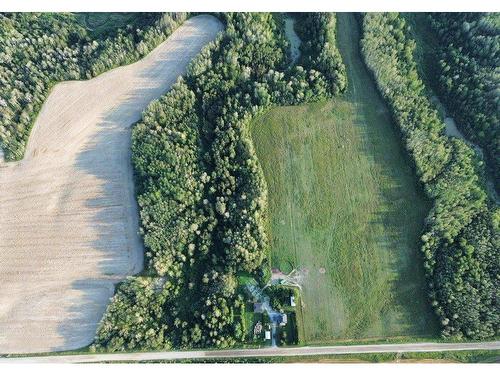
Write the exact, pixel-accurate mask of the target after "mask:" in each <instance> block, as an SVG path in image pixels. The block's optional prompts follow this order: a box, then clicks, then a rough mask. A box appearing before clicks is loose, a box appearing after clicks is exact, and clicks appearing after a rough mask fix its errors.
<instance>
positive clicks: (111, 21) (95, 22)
mask: <svg viewBox="0 0 500 375" xmlns="http://www.w3.org/2000/svg"><path fill="white" fill-rule="evenodd" d="M74 14H75V17H76V20H77V22H78V23H79V24H80V25H82V26H83V27H85V28H86V29H88V30H90V31H91V34H92V36H93V37H95V38H98V37H101V36H103V35H105V34H107V33H110V32H114V31H115V30H117V29H119V28H121V27H125V26H126V25H127V24H134V23H135V21H136V19H137V17H138V15H137V13H122V12H120V13H115V12H106V13H95V12H85V13H74Z"/></svg>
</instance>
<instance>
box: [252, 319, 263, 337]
mask: <svg viewBox="0 0 500 375" xmlns="http://www.w3.org/2000/svg"><path fill="white" fill-rule="evenodd" d="M261 332H262V323H261V322H257V324H256V325H255V327H254V328H253V334H254V335H260V333H261Z"/></svg>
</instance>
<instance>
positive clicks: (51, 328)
mask: <svg viewBox="0 0 500 375" xmlns="http://www.w3.org/2000/svg"><path fill="white" fill-rule="evenodd" d="M220 30H222V24H221V23H220V22H219V21H218V20H217V19H216V18H214V17H212V16H198V17H194V18H191V19H189V20H188V21H186V22H185V23H184V24H183V25H182V26H180V27H179V28H178V29H177V30H176V31H175V32H174V33H173V34H172V35H171V36H170V37H169V38H168V39H167V40H166V41H165V42H163V43H162V44H161V45H160V46H158V47H157V48H156V49H155V50H153V51H152V52H151V53H150V54H149V55H148V56H146V57H145V58H144V59H142V60H140V61H139V62H137V63H134V64H131V65H128V66H125V67H121V68H117V69H114V70H111V71H109V72H107V73H104V74H102V75H100V76H98V77H96V78H94V79H92V80H89V81H74V82H63V83H60V84H58V85H56V86H55V87H54V89H53V91H52V92H51V94H50V95H49V97H48V98H47V101H46V102H45V104H44V106H43V108H42V110H41V112H40V114H39V116H38V118H37V120H36V122H35V125H34V128H33V131H32V133H31V136H30V139H29V142H28V146H27V150H26V155H25V158H24V159H23V160H21V161H19V162H15V163H7V164H4V163H2V164H0V192H1V193H0V353H13V352H25V353H28V352H46V351H57V350H70V349H75V348H79V347H82V346H85V345H88V344H89V343H90V342H91V341H92V340H93V338H94V334H95V330H96V327H97V324H98V322H99V320H100V319H101V316H102V314H103V312H104V310H105V308H106V305H107V304H108V302H109V299H110V298H111V297H112V295H113V292H114V285H115V284H116V282H118V281H120V280H123V278H125V277H126V276H127V275H131V274H134V273H137V272H139V271H140V270H141V269H142V261H143V247H142V243H141V240H140V237H139V236H138V213H137V207H136V202H135V195H134V186H133V180H132V166H131V163H130V128H131V125H132V124H133V123H134V122H136V121H138V120H139V119H140V117H141V112H142V111H143V110H144V108H145V107H146V106H147V104H148V103H149V102H151V101H152V100H153V99H155V98H158V97H159V96H161V95H162V94H163V93H164V92H165V91H166V90H168V89H169V88H170V87H171V85H172V84H173V83H174V82H175V81H176V79H177V78H178V77H179V76H180V75H182V74H183V73H184V72H185V69H186V66H187V65H188V63H189V62H190V61H191V59H192V58H193V57H194V56H195V55H196V54H198V53H199V52H200V50H201V49H202V47H203V46H204V45H205V44H207V43H208V42H210V41H211V40H213V39H215V37H216V35H217V33H218V32H219V31H220Z"/></svg>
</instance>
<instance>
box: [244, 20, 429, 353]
mask: <svg viewBox="0 0 500 375" xmlns="http://www.w3.org/2000/svg"><path fill="white" fill-rule="evenodd" d="M338 17H339V19H338V27H339V30H338V39H339V48H340V49H341V52H342V55H343V58H344V62H345V63H346V66H347V70H348V78H349V90H348V93H347V94H346V95H345V97H344V98H340V99H336V100H333V101H329V102H326V103H318V104H312V105H305V106H298V107H281V108H275V109H272V110H270V111H268V112H267V113H265V114H263V115H261V116H259V117H258V118H256V119H255V120H254V122H253V123H252V136H253V140H254V143H255V147H256V151H257V155H258V157H259V160H260V162H261V165H262V167H263V169H264V173H265V176H266V181H267V184H268V189H269V216H270V220H269V228H268V230H269V234H270V238H271V257H272V265H273V267H278V268H280V269H281V270H282V271H284V272H287V271H290V270H291V269H292V268H298V269H303V270H304V272H303V274H304V275H305V276H304V281H303V290H302V293H303V301H304V311H303V317H304V318H303V320H304V321H303V326H304V327H303V328H304V334H305V341H306V343H308V344H310V343H321V342H331V341H336V340H341V339H356V338H368V337H394V336H426V335H429V336H432V335H435V334H436V330H437V327H436V323H435V320H434V315H433V313H432V311H431V310H430V308H429V305H428V301H427V299H426V295H425V289H424V288H425V281H424V272H423V265H422V260H421V259H420V254H419V236H420V233H421V230H422V227H423V223H424V218H425V216H426V214H427V212H428V211H429V208H430V205H429V203H428V202H426V201H425V199H424V198H423V195H422V194H421V193H420V192H419V191H418V187H417V182H416V178H415V176H414V172H413V171H412V169H411V167H410V165H409V162H408V161H407V160H406V157H405V152H404V150H403V147H402V145H401V144H400V141H399V135H398V133H397V131H396V130H395V127H394V126H393V124H392V123H391V117H390V115H389V113H388V111H387V108H386V107H385V105H384V103H383V101H382V99H381V98H380V97H379V95H378V93H377V91H376V88H375V86H374V83H373V81H372V80H371V77H370V76H369V74H368V72H367V71H366V69H365V67H364V65H363V63H362V59H361V56H360V55H359V52H358V38H359V36H358V32H357V28H356V27H355V26H356V25H355V23H354V18H353V17H352V16H351V15H346V14H339V16H338Z"/></svg>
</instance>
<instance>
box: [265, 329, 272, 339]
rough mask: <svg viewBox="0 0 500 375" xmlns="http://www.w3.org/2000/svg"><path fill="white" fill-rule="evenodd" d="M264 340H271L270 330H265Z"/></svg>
mask: <svg viewBox="0 0 500 375" xmlns="http://www.w3.org/2000/svg"><path fill="white" fill-rule="evenodd" d="M266 340H271V331H266Z"/></svg>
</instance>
